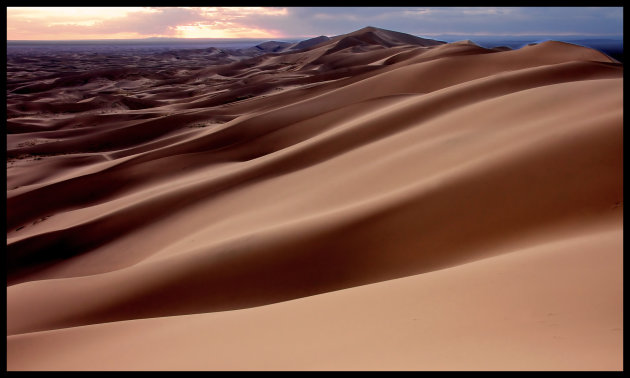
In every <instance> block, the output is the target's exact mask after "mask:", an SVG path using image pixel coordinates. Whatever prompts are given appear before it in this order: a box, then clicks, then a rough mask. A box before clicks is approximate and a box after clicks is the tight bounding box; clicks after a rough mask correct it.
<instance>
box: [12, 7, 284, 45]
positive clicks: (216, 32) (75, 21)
mask: <svg viewBox="0 0 630 378" xmlns="http://www.w3.org/2000/svg"><path fill="white" fill-rule="evenodd" d="M286 14H287V10H286V8H265V7H238V8H236V7H219V8H191V7H166V8H159V7H158V8H149V7H144V8H130V7H118V8H114V7H107V8H98V7H84V8H81V7H73V8H62V7H40V8H34V7H20V8H18V7H10V8H7V39H9V40H18V39H30V40H55V39H59V40H61V39H77V40H78V39H108V38H116V39H118V38H123V39H124V38H146V37H180V38H274V37H277V36H279V35H280V33H279V32H278V31H276V30H270V29H264V28H261V27H254V26H250V25H248V24H247V22H246V20H244V18H249V17H252V16H256V15H266V16H282V15H286Z"/></svg>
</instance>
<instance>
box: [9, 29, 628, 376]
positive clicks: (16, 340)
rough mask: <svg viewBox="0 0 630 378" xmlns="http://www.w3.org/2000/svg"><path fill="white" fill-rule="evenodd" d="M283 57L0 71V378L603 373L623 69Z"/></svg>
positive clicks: (194, 57)
mask: <svg viewBox="0 0 630 378" xmlns="http://www.w3.org/2000/svg"><path fill="white" fill-rule="evenodd" d="M270 46H271V45H270ZM274 46H275V45H274ZM295 46H297V45H291V46H285V47H283V49H284V50H283V51H280V52H272V53H268V54H262V55H261V54H260V53H258V52H257V53H256V54H251V56H250V57H248V56H244V55H243V54H245V52H242V51H241V52H239V53H238V54H237V53H234V54H233V55H230V54H228V53H221V54H219V53H218V52H217V51H218V50H216V49H214V50H213V49H208V50H202V51H196V50H195V51H182V52H181V53H178V54H177V56H178V57H179V58H178V59H173V55H172V54H170V55H168V54H167V55H164V54H155V55H153V56H151V57H145V58H143V59H142V60H140V61H138V59H135V58H134V56H133V55H130V56H128V55H125V56H123V55H120V56H111V57H109V58H108V59H104V60H103V59H101V60H99V59H96V58H94V57H91V56H90V55H89V54H85V55H84V56H81V55H80V54H75V55H73V56H72V57H68V56H64V55H63V54H60V56H59V57H57V60H55V61H57V62H58V61H61V60H63V59H68V60H70V59H71V58H72V59H74V60H72V62H73V64H74V66H80V67H82V69H81V70H79V71H76V72H71V71H67V70H66V71H64V68H63V67H64V66H63V65H61V66H60V67H57V66H54V65H53V66H52V67H51V66H47V65H46V64H45V63H46V60H45V59H43V58H41V57H39V58H38V57H32V56H31V57H26V58H25V57H19V56H18V57H9V64H8V74H7V76H8V101H7V113H8V120H7V128H8V133H9V134H8V136H7V154H8V159H7V334H8V337H7V363H8V366H7V367H8V370H622V369H623V363H622V351H623V343H622V341H623V339H622V334H623V321H622V317H623V307H622V304H623V301H622V283H623V279H622V262H623V255H622V253H623V252H622V245H623V231H622V223H623V214H622V213H623V175H622V155H623V142H622V135H623V65H622V64H621V63H619V62H617V61H614V60H612V59H611V58H609V57H607V56H606V55H604V54H602V53H600V52H598V51H595V50H592V49H588V48H585V47H581V46H576V45H570V44H566V43H561V42H553V41H549V42H544V43H541V44H538V45H534V46H527V47H524V48H522V49H519V50H506V51H499V50H492V49H485V48H482V47H480V46H477V45H475V44H474V43H471V42H469V41H461V42H456V43H450V44H444V43H439V42H436V41H430V40H424V39H421V38H416V37H412V36H408V35H404V34H401V33H395V32H391V31H386V30H382V29H376V28H364V29H361V30H359V31H356V32H354V33H350V34H347V35H343V36H338V37H334V38H319V39H314V40H313V41H306V42H305V43H303V44H301V45H299V46H300V47H303V49H298V48H296V47H295ZM271 47H273V46H271ZM136 58H137V57H136ZM20 59H21V60H20ZM204 59H207V61H208V62H211V63H212V64H205V65H201V64H200V62H203V60H204ZM116 62H118V64H116ZM123 62H124V64H123ZM130 62H135V63H133V64H132V63H130ZM140 62H142V63H140ZM134 64H135V65H134ZM20 65H27V66H28V65H30V66H32V67H40V68H41V73H40V76H37V75H36V74H34V73H33V72H35V71H34V70H26V69H24V70H22V71H20V69H19V67H20ZM30 66H29V67H30Z"/></svg>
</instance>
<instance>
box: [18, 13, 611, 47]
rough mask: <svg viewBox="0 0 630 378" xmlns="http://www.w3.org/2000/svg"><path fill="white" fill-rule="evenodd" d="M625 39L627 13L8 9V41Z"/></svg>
mask: <svg viewBox="0 0 630 378" xmlns="http://www.w3.org/2000/svg"><path fill="white" fill-rule="evenodd" d="M365 26H375V27H379V28H383V29H389V30H395V31H400V32H403V33H408V34H413V35H417V36H424V37H435V36H444V35H449V34H451V35H467V36H470V37H475V36H494V35H498V36H505V35H509V36H519V35H528V36H531V35H544V36H554V35H556V36H563V37H567V36H578V35H579V36H590V37H602V38H605V37H611V36H617V37H619V36H622V35H623V8H622V7H443V8H439V7H391V8H390V7H133V8H132V7H7V40H81V39H136V38H148V37H166V38H258V39H261V38H264V39H267V38H268V39H282V38H285V39H288V38H291V39H299V38H310V37H316V36H319V35H327V36H335V35H339V34H345V33H349V32H352V31H354V30H358V29H361V28H362V27H365Z"/></svg>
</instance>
